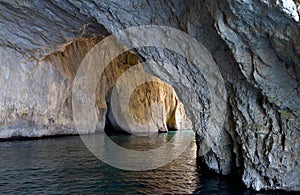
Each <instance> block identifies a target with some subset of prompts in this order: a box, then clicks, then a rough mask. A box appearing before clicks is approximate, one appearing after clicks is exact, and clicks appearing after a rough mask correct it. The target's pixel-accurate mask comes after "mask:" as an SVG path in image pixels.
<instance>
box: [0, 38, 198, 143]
mask: <svg viewBox="0 0 300 195" xmlns="http://www.w3.org/2000/svg"><path fill="white" fill-rule="evenodd" d="M101 39H103V37H101V36H97V37H91V38H78V39H76V40H74V41H72V42H69V43H67V44H65V45H64V46H63V47H62V48H61V49H60V50H58V51H55V52H54V53H52V54H49V55H47V56H45V57H44V58H42V59H41V60H33V59H30V58H23V57H21V55H20V54H19V53H17V52H15V51H14V50H11V49H8V48H1V49H3V50H2V58H1V59H2V62H3V64H2V66H1V68H2V70H3V71H2V77H1V79H2V80H3V82H1V84H2V90H3V94H1V95H3V96H2V97H1V98H2V101H1V102H2V106H1V109H2V111H1V113H0V114H1V117H0V119H1V130H0V137H1V138H10V137H40V136H45V135H60V134H62V135H63V134H77V131H76V128H75V124H74V121H73V115H72V102H71V90H72V86H73V79H74V77H75V75H76V72H77V69H78V67H79V66H80V63H81V61H82V59H83V58H84V56H85V55H86V54H87V53H88V52H89V51H90V50H91V49H92V48H93V47H94V46H95V45H96V44H97V43H98V42H99V41H100V40H101ZM138 63H140V62H139V60H138V58H137V56H136V55H135V54H134V53H132V52H130V51H129V52H126V53H124V54H122V55H120V56H119V57H118V58H117V59H115V60H113V61H112V62H111V63H110V64H109V65H108V66H107V68H106V69H105V71H104V72H103V74H102V76H101V78H100V79H99V85H98V87H97V90H96V92H95V93H96V97H97V101H96V102H95V106H96V108H97V110H98V112H97V115H98V119H99V122H98V126H97V127H98V129H99V128H100V129H102V130H104V128H105V124H106V122H107V120H109V122H110V123H111V122H112V121H115V120H114V115H113V114H108V113H111V110H108V109H107V102H110V98H111V91H112V89H113V87H114V85H115V83H116V81H117V80H118V78H119V77H120V76H121V75H122V74H123V73H124V72H125V71H126V70H128V69H129V68H130V67H132V66H135V65H136V64H138ZM18 65H19V66H21V67H24V69H25V70H24V69H15V68H14V66H18ZM27 69H28V70H27ZM26 70H27V71H28V72H26ZM23 71H24V72H23ZM22 72H23V73H24V74H25V75H22ZM143 74H146V73H145V72H144V70H143V68H142V67H140V69H139V71H138V72H137V74H136V75H135V77H140V76H143ZM15 76H16V78H18V79H14V78H15ZM135 77H132V78H131V80H132V81H134V80H135V79H136V78H135ZM152 77H154V76H152ZM154 79H155V80H156V81H157V82H156V83H145V84H144V85H142V86H139V87H138V88H137V89H136V91H134V92H133V93H132V97H131V98H130V102H129V103H130V106H129V110H128V112H130V113H131V115H132V117H133V118H134V119H135V120H136V123H137V124H139V123H141V124H148V123H151V122H152V123H153V122H154V123H155V124H156V126H151V128H150V127H149V128H150V131H151V132H152V133H153V132H159V131H161V132H167V131H168V129H174V130H180V129H192V123H191V121H190V120H189V119H188V117H187V116H186V114H185V110H184V107H183V105H182V103H181V102H180V101H179V100H178V98H177V96H176V93H175V91H174V90H173V89H172V87H171V86H169V85H167V84H164V83H163V82H162V81H161V80H160V79H158V78H156V77H154ZM128 82H129V81H128ZM122 87H123V88H122V90H128V85H127V84H126V83H125V85H123V86H122ZM120 95H122V93H120ZM145 95H146V96H147V97H145ZM121 98H122V97H121ZM154 103H161V104H162V105H163V106H164V107H165V109H162V110H154V111H153V112H156V113H163V115H162V116H161V117H159V118H157V119H156V120H154V119H152V118H150V115H151V111H150V110H149V109H150V108H151V105H152V104H154ZM163 111H165V112H163ZM123 112H124V111H123ZM120 113H121V114H122V112H120ZM107 116H109V119H108V118H107ZM121 122H127V121H121ZM110 125H112V126H111V128H112V129H110V131H111V130H113V129H119V130H121V131H124V129H122V128H121V127H120V126H119V125H118V123H117V122H115V123H113V124H110ZM140 131H141V133H144V131H145V133H146V130H143V129H140ZM147 132H148V131H147ZM129 133H131V132H129Z"/></svg>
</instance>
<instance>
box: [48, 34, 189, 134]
mask: <svg viewBox="0 0 300 195" xmlns="http://www.w3.org/2000/svg"><path fill="white" fill-rule="evenodd" d="M103 38H104V36H93V37H90V38H78V39H75V40H73V41H72V42H70V43H68V44H66V45H64V46H63V48H62V49H61V50H60V51H58V52H55V53H52V54H51V55H48V56H47V57H46V58H45V59H44V60H45V61H48V62H50V63H51V64H54V65H55V66H56V67H57V69H58V70H59V71H60V74H61V75H62V76H63V77H64V78H70V79H73V78H74V77H75V75H76V72H77V69H78V68H79V66H80V63H81V62H82V60H83V59H84V57H85V55H86V54H87V53H88V52H89V51H90V50H91V49H92V48H93V47H94V46H95V45H96V44H97V43H99V42H100V41H101V40H102V39H103ZM137 64H140V61H139V58H138V56H137V55H136V54H135V53H134V52H133V51H130V50H129V51H126V52H124V53H122V54H121V55H119V56H118V57H117V58H116V59H114V60H113V61H112V62H111V63H110V64H109V65H108V66H107V67H106V69H105V70H104V72H103V73H102V75H101V77H100V79H99V81H98V85H97V89H96V92H95V93H96V102H95V106H96V111H97V117H98V125H97V128H98V129H105V131H106V132H109V131H114V130H115V131H120V132H127V133H130V132H128V130H126V129H124V128H122V127H121V126H120V125H119V124H118V123H117V122H116V120H115V117H114V115H113V114H112V112H111V106H112V102H111V95H112V91H113V89H114V86H115V85H116V83H117V81H118V79H119V78H120V77H121V76H122V75H123V74H124V73H126V71H128V70H129V69H131V68H132V67H134V66H136V65H137ZM136 70H138V71H135V72H134V74H132V75H130V79H129V80H128V84H127V82H125V83H124V84H123V85H122V89H121V90H125V91H126V90H128V88H130V86H131V84H130V83H132V82H133V83H134V82H135V79H138V78H139V77H143V76H144V75H149V74H148V73H146V72H145V71H144V69H143V67H142V66H139V68H138V69H136ZM152 77H154V76H152ZM153 80H154V81H152V82H146V83H142V84H140V85H138V86H136V88H135V89H134V90H133V92H132V94H131V95H130V101H129V105H128V106H129V111H128V112H129V113H130V115H131V116H132V118H133V120H134V122H135V123H137V124H141V125H145V124H147V123H149V122H150V123H151V122H152V123H153V124H154V126H152V127H149V128H150V131H151V132H155V131H156V132H157V131H158V132H167V131H168V130H181V129H192V122H191V121H190V120H189V118H188V117H187V115H186V113H185V110H184V106H183V104H182V103H181V102H180V100H179V99H178V97H177V95H176V93H175V91H174V89H173V88H172V87H171V86H170V85H168V84H165V83H163V82H162V81H161V80H160V79H159V78H157V77H154V79H153ZM120 98H122V94H120ZM157 103H158V104H160V105H162V107H159V108H154V109H153V106H151V105H153V104H157ZM113 106H115V105H113ZM121 118H122V117H121ZM141 131H143V129H141ZM147 131H149V129H148V130H147Z"/></svg>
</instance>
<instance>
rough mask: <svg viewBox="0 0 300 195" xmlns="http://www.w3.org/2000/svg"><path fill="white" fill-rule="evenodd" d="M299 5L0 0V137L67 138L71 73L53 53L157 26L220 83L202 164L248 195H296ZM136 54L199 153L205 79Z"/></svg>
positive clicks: (172, 60) (153, 52) (179, 63)
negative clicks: (218, 121)
mask: <svg viewBox="0 0 300 195" xmlns="http://www.w3.org/2000/svg"><path fill="white" fill-rule="evenodd" d="M299 5H300V4H299V1H298V0H297V1H296V0H294V1H292V0H276V1H271V0H257V1H249V0H236V1H233V0H226V1H224V0H210V1H197V0H188V1H185V0H176V1H142V0H137V1H130V0H128V1H117V0H112V1H93V0H86V1H57V0H52V1H25V0H18V1H17V0H12V1H6V0H3V1H1V2H0V10H1V12H0V13H1V14H0V25H1V28H0V29H1V30H0V35H1V36H0V45H1V47H0V62H1V63H0V69H1V71H0V100H1V101H0V121H1V122H0V123H1V124H2V125H1V129H0V132H1V135H2V136H4V137H11V136H18V135H20V134H21V130H24V129H27V131H26V135H27V136H33V135H44V134H64V133H72V132H73V133H75V131H74V129H73V126H72V115H71V113H72V110H71V109H72V107H71V106H70V104H71V100H70V98H69V92H70V87H71V86H72V85H71V83H72V75H74V74H75V72H76V65H74V64H72V63H71V61H72V60H70V63H67V64H65V63H61V66H58V65H53V64H51V63H48V61H47V59H48V60H49V59H50V60H51V57H49V56H53V55H56V56H57V57H55V59H58V57H61V59H65V57H64V56H62V54H58V52H61V51H63V50H64V48H65V47H66V46H67V45H69V44H72V43H74V42H73V41H74V40H75V39H80V38H90V39H91V38H92V37H94V36H95V35H97V36H107V35H108V34H110V33H114V32H116V31H118V30H121V29H124V28H127V27H131V26H139V25H147V24H157V25H165V26H170V27H174V28H177V29H179V30H182V31H184V32H186V33H188V34H189V35H191V36H192V37H194V38H195V39H197V40H198V41H200V42H201V43H202V44H203V45H204V46H205V47H206V48H207V49H208V51H209V52H210V53H211V54H212V56H213V58H214V60H215V62H216V63H217V65H218V67H219V69H220V71H221V73H222V76H223V79H224V80H225V86H226V91H227V96H228V98H227V99H226V101H227V102H228V105H227V115H226V121H225V124H224V131H222V134H221V137H220V141H219V142H218V143H215V145H214V146H213V147H211V149H210V151H209V152H208V153H207V154H206V155H205V156H204V157H203V161H204V162H205V163H206V164H207V165H208V167H210V168H211V169H213V170H215V171H216V172H219V173H222V174H229V173H230V172H232V171H233V170H234V169H235V168H236V167H238V168H240V169H241V170H242V179H243V181H244V183H245V184H246V185H247V186H248V187H251V188H254V189H256V190H261V189H284V190H300V164H299V159H300V158H299V157H300V150H299V148H300V141H299V138H300V129H299V127H300V121H299V110H300V109H299V106H300V98H299V90H300V89H299V86H300V85H299V75H300V73H299V72H300V70H299V64H300V47H299V46H300V36H299V33H300V24H299V12H300V11H299V10H300V7H299ZM76 44H78V45H80V47H78V48H85V47H86V46H85V43H83V42H80V41H79V42H77V43H76ZM78 52H79V53H78V54H80V51H78ZM137 54H138V56H139V57H140V59H142V58H144V59H147V60H149V59H152V60H153V61H155V62H156V64H154V65H153V66H147V67H145V69H146V70H147V72H149V73H152V74H153V75H155V76H157V77H159V78H161V79H162V80H163V81H165V82H167V83H168V84H170V85H171V86H172V87H174V89H175V91H176V92H177V95H178V97H179V99H180V100H181V101H182V103H183V104H184V105H185V108H186V111H187V114H188V116H189V118H190V119H191V120H192V122H193V125H194V130H195V131H196V132H197V134H198V135H199V138H198V144H199V145H200V146H202V145H203V144H202V141H203V139H202V137H201V136H202V135H203V132H204V131H205V130H206V125H207V124H206V122H205V121H206V119H207V117H208V116H209V114H210V113H209V108H210V105H211V102H210V95H209V92H208V90H207V85H206V81H205V79H204V77H203V76H202V75H201V73H200V72H199V70H195V68H194V66H193V65H191V64H189V62H187V61H186V60H185V59H184V58H183V57H182V56H179V55H177V54H174V53H172V52H170V51H168V50H164V49H162V48H141V49H138V50H137ZM70 55H73V54H72V52H71V54H70ZM166 56H167V57H166ZM74 57H75V58H77V53H76V55H75V56H74ZM71 59H74V58H71ZM54 64H55V63H54ZM163 64H166V65H165V66H163ZM170 71H171V72H172V74H169V73H170ZM178 75H185V77H182V76H181V77H180V76H178ZM212 79H213V78H212ZM216 82H218V81H216ZM151 85H152V84H151ZM153 85H155V84H153ZM138 90H139V89H137V94H139V92H138ZM187 94H188V95H189V96H187ZM195 102H197V104H196V103H195ZM6 124H9V126H6ZM12 129H14V131H13V132H14V133H13V134H11V132H12V131H11V130H12Z"/></svg>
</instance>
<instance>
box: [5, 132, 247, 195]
mask: <svg viewBox="0 0 300 195" xmlns="http://www.w3.org/2000/svg"><path fill="white" fill-rule="evenodd" d="M172 136H176V132H172V133H168V134H159V135H153V136H150V137H148V138H147V139H146V138H140V137H134V136H128V135H114V136H112V137H111V138H112V140H114V142H115V143H118V144H119V145H121V146H124V147H128V148H131V149H136V150H142V149H143V150H144V149H145V148H147V147H148V148H155V147H156V146H158V145H162V144H164V143H165V142H167V141H168V140H169V139H170V138H172ZM0 177H1V179H0V191H1V193H3V194H8V193H14V194H41V193H46V194H68V193H80V194H82V193H84V194H89V193H99V192H101V193H103V192H104V193H105V192H107V193H109V194H110V193H113V194H120V193H132V194H135V193H141V194H143V193H146V194H162V193H180V194H182V193H201V194H241V193H244V192H246V191H245V189H244V187H243V186H242V185H241V184H240V183H235V182H233V181H232V180H230V179H228V178H226V177H220V176H217V175H212V174H210V173H206V172H205V171H203V170H202V169H201V167H199V166H198V165H197V162H196V144H195V141H193V142H192V143H191V144H190V145H189V147H188V149H187V150H186V151H185V152H184V153H183V154H181V155H180V156H179V157H178V158H177V159H175V160H174V161H172V162H171V163H170V164H168V165H165V166H163V167H160V168H158V169H155V170H150V171H124V170H120V169H117V168H114V167H111V166H109V165H107V164H105V163H103V162H101V161H100V160H98V159H97V158H96V157H95V156H94V155H93V154H92V153H91V152H90V151H89V150H88V149H87V148H86V147H85V145H84V143H83V142H82V140H81V138H80V137H79V136H67V137H59V138H51V139H50V138H49V139H40V140H26V141H6V142H0Z"/></svg>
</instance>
